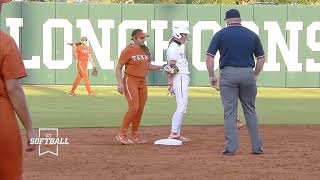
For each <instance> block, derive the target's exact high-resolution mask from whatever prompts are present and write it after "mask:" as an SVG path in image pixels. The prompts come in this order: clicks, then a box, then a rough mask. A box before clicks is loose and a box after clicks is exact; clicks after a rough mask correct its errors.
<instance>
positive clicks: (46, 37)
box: [0, 2, 320, 87]
mask: <svg viewBox="0 0 320 180" xmlns="http://www.w3.org/2000/svg"><path fill="white" fill-rule="evenodd" d="M230 8H237V9H238V10H239V11H240V13H241V15H242V20H243V25H244V26H245V27H247V28H249V29H251V30H252V31H254V32H255V33H257V34H258V35H259V36H260V38H261V41H262V44H263V46H264V49H265V52H266V60H267V62H266V64H265V67H264V69H263V72H262V74H261V76H260V77H259V80H258V85H259V86H272V87H319V86H320V74H319V73H320V53H319V52H320V11H319V9H320V6H301V5H300V6H295V5H278V6H274V5H270V6H266V5H254V6H253V5H251V6H226V5H162V4H155V5H150V4H148V5H143V4H139V5H134V4H128V5H125V4H87V3H83V4H65V3H32V2H28V3H21V2H15V3H10V4H6V5H4V7H3V9H2V13H1V21H0V22H1V30H2V31H5V32H7V33H9V34H10V35H11V36H12V37H13V38H14V39H15V40H16V42H17V44H18V46H19V48H20V50H21V52H22V55H23V58H24V63H25V66H26V68H27V70H28V74H29V76H28V77H27V78H25V79H23V81H22V82H23V83H24V84H71V83H72V81H73V79H74V78H75V76H76V62H75V60H74V59H73V56H72V48H71V46H68V45H67V44H66V43H68V42H74V41H78V40H79V38H80V37H81V36H87V37H88V38H89V41H90V42H89V44H90V48H91V49H92V52H93V57H94V61H95V62H96V64H98V65H99V67H100V68H101V70H102V72H101V73H100V75H99V76H98V77H97V78H91V83H92V84H95V85H114V84H115V83H116V78H115V75H114V74H115V66H116V64H117V61H118V57H119V54H120V52H121V50H122V49H123V48H124V47H125V46H126V44H128V43H130V36H129V35H130V32H131V30H132V29H135V28H140V29H144V30H145V31H147V33H148V34H149V35H150V38H149V39H148V41H147V45H148V46H149V47H150V49H151V50H152V53H153V55H154V62H153V64H163V63H164V61H165V58H164V57H165V56H164V55H165V49H166V47H167V46H168V40H169V39H170V35H171V27H172V26H173V25H175V24H183V23H185V24H187V25H189V28H190V31H191V33H192V38H191V41H190V42H188V44H186V45H185V51H186V54H187V58H188V61H189V68H190V70H191V85H192V86H207V85H208V76H207V72H206V65H205V52H206V50H207V48H208V45H209V43H210V41H211V38H212V36H213V35H214V34H215V33H216V32H217V31H219V30H220V29H221V28H223V27H225V23H224V20H223V19H224V14H225V12H226V11H227V10H228V9H230ZM215 61H216V64H217V63H218V57H216V60H215ZM216 67H217V66H216ZM216 71H217V70H216ZM148 82H149V85H165V84H166V80H165V76H163V75H162V73H161V72H150V73H149V77H148Z"/></svg>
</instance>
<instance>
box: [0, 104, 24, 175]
mask: <svg viewBox="0 0 320 180" xmlns="http://www.w3.org/2000/svg"><path fill="white" fill-rule="evenodd" d="M0 144H1V148H0V179H1V180H13V179H14V180H20V179H22V144H21V135H20V129H19V126H18V123H17V120H16V115H15V113H14V111H13V107H12V106H11V104H10V103H5V102H0Z"/></svg>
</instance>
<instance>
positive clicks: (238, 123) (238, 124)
mask: <svg viewBox="0 0 320 180" xmlns="http://www.w3.org/2000/svg"><path fill="white" fill-rule="evenodd" d="M236 121H237V128H238V129H241V128H243V127H244V124H243V123H242V122H241V120H240V118H239V117H237V120H236Z"/></svg>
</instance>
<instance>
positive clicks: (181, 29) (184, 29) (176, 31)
mask: <svg viewBox="0 0 320 180" xmlns="http://www.w3.org/2000/svg"><path fill="white" fill-rule="evenodd" d="M181 34H190V32H189V28H188V26H187V25H184V24H181V25H177V26H174V27H173V28H172V37H175V38H178V39H180V38H182V36H181Z"/></svg>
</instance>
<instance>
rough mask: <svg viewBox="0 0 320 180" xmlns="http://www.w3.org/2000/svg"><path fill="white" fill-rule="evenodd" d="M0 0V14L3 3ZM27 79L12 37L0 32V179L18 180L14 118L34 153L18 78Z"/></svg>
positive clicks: (19, 152)
mask: <svg viewBox="0 0 320 180" xmlns="http://www.w3.org/2000/svg"><path fill="white" fill-rule="evenodd" d="M5 2H8V1H4V0H0V11H1V6H2V3H5ZM25 76H27V74H26V71H25V68H24V65H23V61H22V57H21V55H20V52H19V49H18V47H17V45H16V43H15V41H14V40H13V38H12V37H10V36H9V35H7V34H5V33H4V32H1V31H0V144H1V148H0V179H1V180H13V179H14V180H21V179H23V177H22V159H23V158H22V154H23V153H22V144H21V135H20V128H19V125H18V123H17V119H16V114H17V115H18V117H19V119H20V121H21V122H22V124H23V126H24V128H25V130H26V135H27V142H28V147H27V149H26V150H27V151H33V150H35V146H34V145H30V139H31V138H35V137H36V134H35V132H34V130H33V129H32V123H31V117H30V113H29V110H28V106H27V103H26V98H25V95H24V92H23V89H22V87H21V84H20V78H22V77H25Z"/></svg>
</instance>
